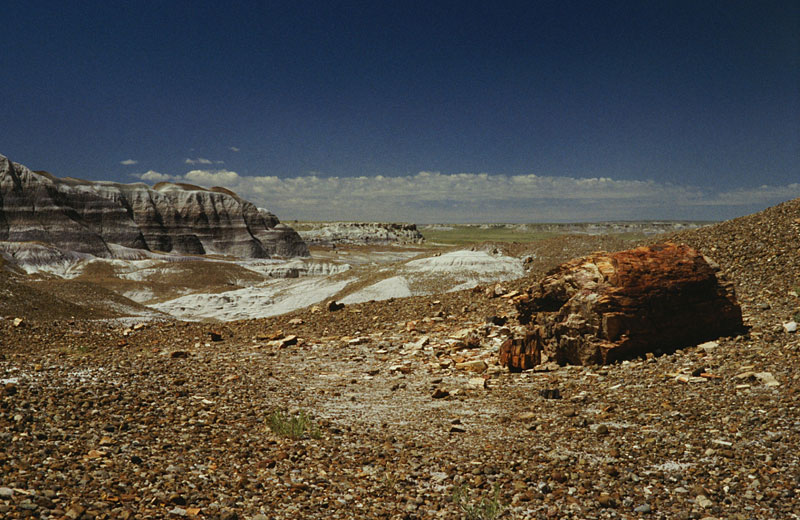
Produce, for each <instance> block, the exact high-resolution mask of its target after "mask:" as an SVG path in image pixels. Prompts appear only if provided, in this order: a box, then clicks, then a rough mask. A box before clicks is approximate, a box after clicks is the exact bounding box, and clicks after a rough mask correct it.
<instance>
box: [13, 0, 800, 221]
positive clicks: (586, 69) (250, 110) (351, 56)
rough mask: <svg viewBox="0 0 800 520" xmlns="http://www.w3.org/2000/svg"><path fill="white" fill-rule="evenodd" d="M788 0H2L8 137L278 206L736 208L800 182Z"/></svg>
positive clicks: (51, 158)
mask: <svg viewBox="0 0 800 520" xmlns="http://www.w3.org/2000/svg"><path fill="white" fill-rule="evenodd" d="M798 5H800V4H798V3H797V2H794V1H784V2H769V1H767V2H764V1H754V2H737V1H720V2H713V1H702V2H697V1H691V2H681V1H669V2H663V1H642V0H639V1H632V2H613V3H611V2H590V1H587V2H571V1H558V2H536V1H530V2H470V1H459V2H435V1H430V0H429V1H427V2H337V1H324V2H310V1H309V2H302V1H289V2H268V1H267V2H197V1H185V2H181V1H147V2H145V1H129V2H107V1H106V2H92V1H85V2H68V3H65V2H55V1H52V2H37V1H35V0H34V1H30V0H29V1H25V2H17V1H15V0H11V1H8V0H7V1H6V2H4V3H3V7H0V14H2V18H3V21H4V23H3V26H4V29H3V36H2V38H0V46H1V47H0V70H2V71H3V80H2V81H0V100H1V101H0V121H1V122H2V129H1V130H0V153H2V154H4V155H6V156H8V157H9V158H11V159H12V160H14V161H17V162H21V163H23V164H25V165H27V166H29V167H31V168H33V169H45V170H48V171H50V172H52V173H54V174H55V175H58V176H74V177H80V178H85V179H92V180H101V179H103V180H115V181H119V182H135V181H137V180H140V179H141V180H144V181H145V182H149V183H153V182H156V181H159V180H182V181H191V182H195V183H198V184H203V185H211V184H214V185H217V184H218V185H223V186H226V187H229V188H231V189H233V190H235V191H237V192H238V193H239V194H240V195H242V196H244V197H245V198H248V199H250V200H253V201H254V202H256V203H257V204H258V205H260V206H265V207H268V208H270V209H271V210H273V211H275V212H276V213H277V214H278V216H279V217H280V218H282V219H284V220H287V219H295V218H300V219H302V218H309V219H310V218H314V219H368V220H389V219H391V220H405V221H415V222H430V221H560V220H567V221H569V220H606V219H636V218H673V219H684V218H685V219H724V218H731V217H734V216H738V215H743V214H746V213H750V212H753V211H757V210H759V209H762V208H764V207H766V206H768V205H772V204H775V203H777V202H781V201H783V200H788V199H790V198H794V197H799V196H800V167H799V165H800V7H798Z"/></svg>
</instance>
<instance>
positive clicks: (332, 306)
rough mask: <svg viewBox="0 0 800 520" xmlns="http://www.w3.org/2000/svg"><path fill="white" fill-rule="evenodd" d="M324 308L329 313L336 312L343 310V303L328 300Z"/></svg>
mask: <svg viewBox="0 0 800 520" xmlns="http://www.w3.org/2000/svg"><path fill="white" fill-rule="evenodd" d="M325 308H326V309H328V311H329V312H336V311H339V310H342V309H344V304H343V303H339V302H337V301H336V300H329V301H328V302H327V303H326V304H325Z"/></svg>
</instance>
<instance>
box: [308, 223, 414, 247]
mask: <svg viewBox="0 0 800 520" xmlns="http://www.w3.org/2000/svg"><path fill="white" fill-rule="evenodd" d="M299 232H300V236H302V237H303V239H304V240H305V241H306V242H308V243H309V244H313V245H334V244H419V243H422V242H423V241H424V240H425V238H424V237H423V236H422V233H420V232H419V230H418V229H417V225H416V224H401V223H386V222H322V223H313V224H312V223H306V224H304V229H300V231H299Z"/></svg>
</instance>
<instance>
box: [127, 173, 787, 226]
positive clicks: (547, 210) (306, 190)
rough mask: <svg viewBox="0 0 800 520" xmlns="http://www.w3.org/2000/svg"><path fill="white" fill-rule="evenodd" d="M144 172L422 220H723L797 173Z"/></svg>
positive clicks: (774, 199)
mask: <svg viewBox="0 0 800 520" xmlns="http://www.w3.org/2000/svg"><path fill="white" fill-rule="evenodd" d="M137 177H138V178H139V179H141V180H143V181H148V182H162V181H171V182H185V183H190V184H196V185H200V186H204V187H211V186H223V187H225V188H228V189H230V190H233V191H235V192H236V193H238V194H239V195H240V196H241V197H243V198H245V199H247V200H250V201H251V202H253V203H254V204H256V205H258V206H263V207H266V208H268V209H269V210H270V211H272V212H274V213H275V214H277V215H278V216H279V217H280V218H282V219H300V220H303V219H307V220H394V221H409V222H418V223H428V222H557V221H596V220H642V219H645V220H657V219H670V220H724V219H728V218H733V217H735V216H740V215H744V214H747V213H752V212H754V211H758V210H760V209H763V208H765V207H767V206H769V205H773V204H777V203H779V202H782V201H785V200H788V199H791V198H795V197H800V183H793V184H789V185H786V186H766V185H764V186H760V187H756V188H750V189H736V190H729V191H717V192H713V191H711V190H708V189H702V188H698V187H694V186H680V185H674V184H668V183H658V182H655V181H638V180H616V179H612V178H608V177H595V178H577V177H555V176H541V175H533V174H530V175H489V174H486V173H456V174H442V173H439V172H427V171H422V172H419V173H417V174H416V175H408V176H399V177H389V176H381V175H379V176H375V177H366V176H359V177H320V176H317V175H307V176H299V177H289V178H279V177H276V176H242V175H239V174H238V173H236V172H235V171H231V170H225V169H221V170H199V169H198V170H191V171H189V172H187V173H185V174H183V175H167V174H163V173H159V172H154V171H152V170H151V171H149V172H147V173H144V174H138V175H137Z"/></svg>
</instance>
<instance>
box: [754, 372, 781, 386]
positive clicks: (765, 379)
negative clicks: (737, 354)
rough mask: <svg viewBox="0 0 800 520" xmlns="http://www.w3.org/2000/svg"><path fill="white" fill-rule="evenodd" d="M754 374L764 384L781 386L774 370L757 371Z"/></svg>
mask: <svg viewBox="0 0 800 520" xmlns="http://www.w3.org/2000/svg"><path fill="white" fill-rule="evenodd" d="M754 376H755V378H756V379H758V380H759V381H760V382H761V384H763V385H764V386H781V384H780V383H779V382H778V380H777V379H775V376H773V375H772V372H756V373H755V374H754Z"/></svg>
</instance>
